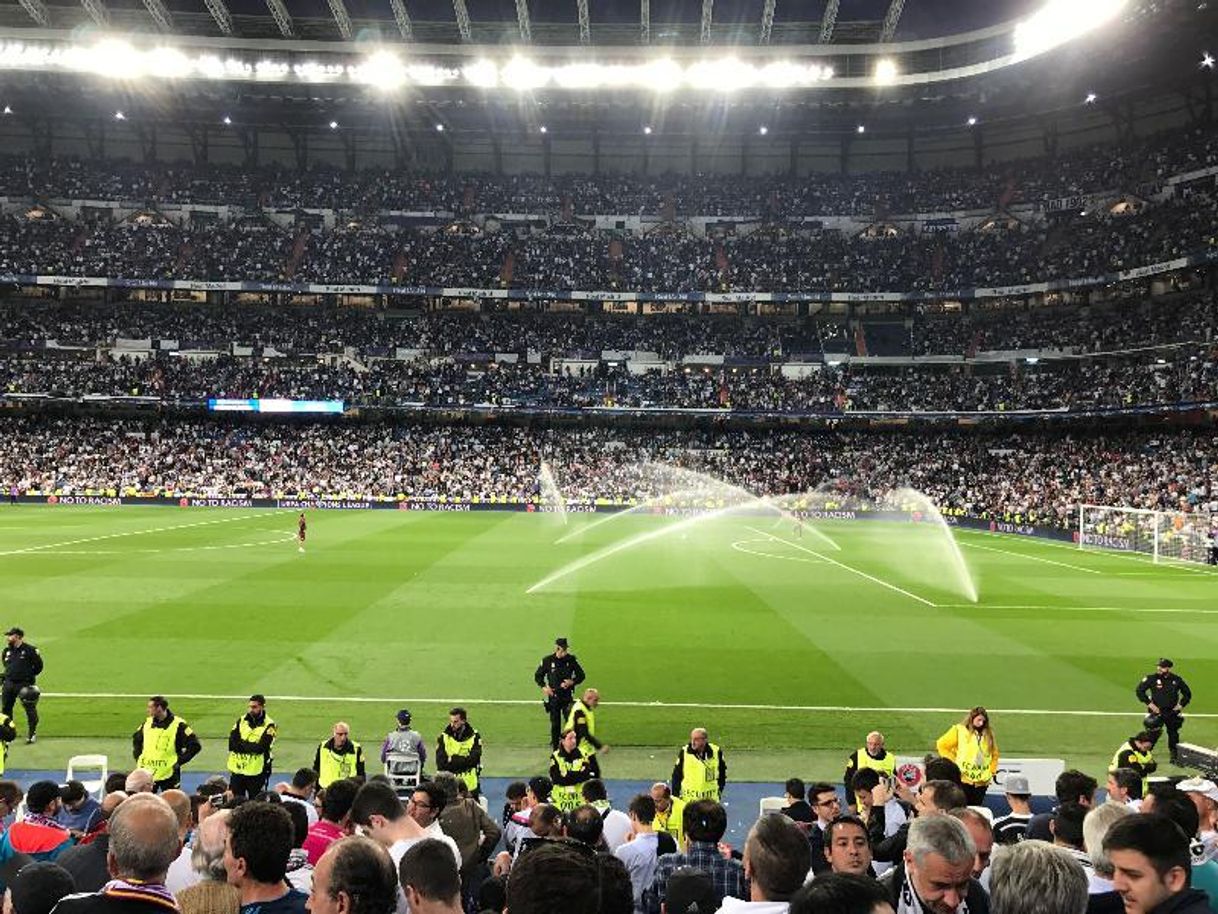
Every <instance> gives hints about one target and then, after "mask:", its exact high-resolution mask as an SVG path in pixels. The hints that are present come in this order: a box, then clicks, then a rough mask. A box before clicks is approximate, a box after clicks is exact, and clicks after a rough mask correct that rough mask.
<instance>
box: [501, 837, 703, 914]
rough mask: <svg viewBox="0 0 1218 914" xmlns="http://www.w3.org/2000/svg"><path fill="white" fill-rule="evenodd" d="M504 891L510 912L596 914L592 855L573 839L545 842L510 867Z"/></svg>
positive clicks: (597, 902)
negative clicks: (505, 890) (506, 888)
mask: <svg viewBox="0 0 1218 914" xmlns="http://www.w3.org/2000/svg"><path fill="white" fill-rule="evenodd" d="M720 859H722V858H720ZM507 894H508V898H507V902H508V903H507V909H508V911H510V912H511V914H598V911H599V908H600V889H599V884H598V876H597V868H596V862H595V860H594V858H593V854H592V853H591V852H590V851H589V850H588V848H586V847H584V846H582V845H579V844H576V843H575V842H566V841H547V842H544V843H542V844H541V845H540V846H539V847H536V848H534V849H532V850H530V851H528V852H527V853H525V854H523V855H522V856H521V858H520V860H519V861H518V862H517V863H516V865H515V866H514V867H513V868H512V876H511V878H510V879H509V880H508V893H507ZM657 910H659V909H658V907H657Z"/></svg>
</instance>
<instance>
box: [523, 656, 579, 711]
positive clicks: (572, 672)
mask: <svg viewBox="0 0 1218 914" xmlns="http://www.w3.org/2000/svg"><path fill="white" fill-rule="evenodd" d="M567 679H570V680H571V686H570V687H569V688H566V689H564V688H562V683H563V681H564V680H567ZM533 681H534V682H535V683H537V688H539V689H540V688H542V687H543V686H549V687H550V688H551V689H553V690H554V693H555V695H556V696H557V698H558V700H559V702H560V704H561V705H562V706H566V705H569V704H570V703H571V693H572V692H574V691H575V687H576V686H577V685H579V684H580V683H581V682H583V681H584V668H583V667H582V666H580V665H579V661H578V660H577V659H576V658H575V655H574V654H567V655H566V656H564V657H558V656H556V655H554V654H546V655H545V656H544V657H542V658H541V663H539V664H537V670H536V671H535V672H534V673H533Z"/></svg>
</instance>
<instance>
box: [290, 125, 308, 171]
mask: <svg viewBox="0 0 1218 914" xmlns="http://www.w3.org/2000/svg"><path fill="white" fill-rule="evenodd" d="M288 139H289V140H291V141H292V150H293V151H294V152H295V153H296V167H297V168H298V169H300V170H301V171H307V170H308V168H309V135H308V133H306V132H305V131H303V130H295V129H290V130H288Z"/></svg>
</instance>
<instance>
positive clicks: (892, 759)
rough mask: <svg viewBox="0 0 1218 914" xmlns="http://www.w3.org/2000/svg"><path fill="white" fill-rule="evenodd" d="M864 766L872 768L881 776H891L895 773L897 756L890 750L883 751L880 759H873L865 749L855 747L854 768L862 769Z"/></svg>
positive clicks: (856, 769)
mask: <svg viewBox="0 0 1218 914" xmlns="http://www.w3.org/2000/svg"><path fill="white" fill-rule="evenodd" d="M864 768H872V769H874V770H876V771H878V772H879V773H880V775H881V776H883V777H888V778H891V777H893V776H894V775H895V774H896V770H897V757H896V756H895V755H893V754H892V753H891V752H885V753H884V757H883V758H882V759H874V758H872V757H871V756H870V755H868V754H867V749H866V748H863V749H856V750H855V752H854V770H855V771H862V770H863V769H864Z"/></svg>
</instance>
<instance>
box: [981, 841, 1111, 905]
mask: <svg viewBox="0 0 1218 914" xmlns="http://www.w3.org/2000/svg"><path fill="white" fill-rule="evenodd" d="M992 869H993V870H994V872H993V875H992V876H991V877H990V911H991V912H992V914H1085V912H1086V911H1087V903H1088V895H1087V874H1086V873H1084V872H1083V868H1082V866H1081V865H1080V864H1079V862H1078V861H1077V860H1075V859H1074V858H1073V857H1072V856H1070V853H1069V851H1066V850H1064V849H1063V848H1060V847H1054V846H1053V845H1052V844H1049V843H1048V842H1046V841H1021V842H1019V843H1018V844H1013V845H1010V846H1008V847H1004V848H1001V849H1000V851H999V853H997V854H996V855H995V856H994V865H993V867H992ZM969 910H970V911H971V910H972V908H971V907H970V909H969Z"/></svg>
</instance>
